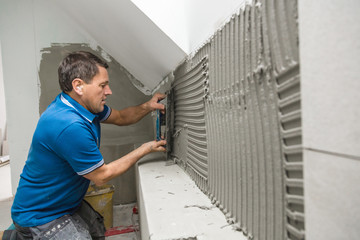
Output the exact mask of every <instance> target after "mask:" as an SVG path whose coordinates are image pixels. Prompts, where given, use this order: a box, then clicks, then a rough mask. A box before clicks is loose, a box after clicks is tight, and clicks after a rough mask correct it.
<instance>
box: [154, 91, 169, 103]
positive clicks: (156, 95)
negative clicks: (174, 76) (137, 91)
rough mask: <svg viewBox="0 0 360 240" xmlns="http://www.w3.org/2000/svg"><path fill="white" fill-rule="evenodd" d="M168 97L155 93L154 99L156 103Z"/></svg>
mask: <svg viewBox="0 0 360 240" xmlns="http://www.w3.org/2000/svg"><path fill="white" fill-rule="evenodd" d="M165 97H166V95H165V94H162V93H155V94H154V96H153V98H154V99H156V102H158V101H161V100H163V99H164V98H165Z"/></svg>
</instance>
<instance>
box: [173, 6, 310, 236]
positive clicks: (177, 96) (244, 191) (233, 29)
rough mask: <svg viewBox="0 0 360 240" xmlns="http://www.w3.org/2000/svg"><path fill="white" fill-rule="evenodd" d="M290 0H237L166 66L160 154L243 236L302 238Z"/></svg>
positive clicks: (294, 20) (294, 38)
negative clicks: (165, 147)
mask: <svg viewBox="0 0 360 240" xmlns="http://www.w3.org/2000/svg"><path fill="white" fill-rule="evenodd" d="M298 52H299V49H298V28H297V1H296V0H291V1H288V0H279V1H275V0H269V1H268V0H259V1H254V2H253V3H252V4H249V5H247V6H246V7H245V8H244V9H241V10H240V11H239V13H238V14H236V15H234V16H233V17H232V18H231V20H230V21H229V22H228V23H226V24H225V25H224V26H223V27H222V28H221V29H219V30H218V31H217V32H216V33H215V34H214V35H213V36H212V38H211V39H210V40H209V41H208V42H207V43H206V44H204V46H203V47H202V48H200V49H199V50H198V51H197V52H196V53H195V54H193V56H189V58H188V59H187V61H185V62H184V63H183V64H181V65H180V66H179V67H178V68H177V69H176V70H175V71H174V80H173V83H172V90H171V91H170V92H171V93H172V98H173V99H174V103H173V106H172V108H171V111H170V112H169V113H171V114H173V119H174V120H173V121H174V122H173V123H172V124H173V126H174V129H173V131H172V132H171V134H170V136H172V139H171V142H172V148H171V149H172V152H171V153H170V156H171V157H172V158H173V159H174V160H175V161H176V162H177V163H179V165H181V166H182V167H183V168H184V169H185V170H186V171H187V172H188V173H189V175H190V176H191V177H192V178H193V179H194V181H195V182H196V183H197V184H198V186H199V188H201V189H202V190H203V191H204V192H205V193H207V194H208V195H209V197H210V198H211V199H212V200H213V202H214V203H215V204H216V205H217V206H219V208H220V209H222V210H223V212H224V213H225V214H226V216H227V218H228V220H229V222H230V223H233V224H234V226H235V227H236V228H237V229H238V230H241V231H243V232H244V233H245V234H247V235H248V236H249V238H250V239H274V240H278V239H304V238H305V230H304V221H305V216H304V199H303V165H302V132H301V108H300V75H299V57H298Z"/></svg>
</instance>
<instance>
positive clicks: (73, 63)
mask: <svg viewBox="0 0 360 240" xmlns="http://www.w3.org/2000/svg"><path fill="white" fill-rule="evenodd" d="M98 67H104V68H108V65H107V63H106V62H104V61H103V60H101V59H100V58H98V57H97V56H95V55H94V54H92V53H90V52H85V51H79V52H73V53H70V54H69V55H67V56H66V57H65V58H64V60H63V61H62V62H61V63H60V66H59V69H58V75H59V84H60V88H61V90H62V91H64V92H71V90H72V89H73V86H72V81H73V80H74V79H75V78H80V79H82V80H83V81H84V82H85V83H90V82H91V80H92V78H93V77H94V76H95V75H96V74H97V73H99V69H98Z"/></svg>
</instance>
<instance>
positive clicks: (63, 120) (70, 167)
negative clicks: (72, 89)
mask: <svg viewBox="0 0 360 240" xmlns="http://www.w3.org/2000/svg"><path fill="white" fill-rule="evenodd" d="M110 113H111V109H110V108H109V107H107V106H105V108H104V111H103V112H101V113H99V114H92V113H91V112H89V111H88V110H86V109H85V108H84V107H82V106H81V105H80V104H79V103H78V102H76V101H75V100H74V99H72V98H71V97H70V96H69V95H67V94H66V93H61V94H59V95H58V96H57V97H56V98H55V100H54V101H53V102H52V103H51V104H50V105H49V106H48V108H47V109H46V110H45V111H44V113H43V114H42V115H41V117H40V119H39V122H38V125H37V127H36V130H35V133H34V136H33V139H32V143H31V147H30V150H29V155H28V159H27V161H26V163H25V166H24V169H23V172H22V174H21V175H20V182H19V186H18V189H17V192H16V196H15V199H14V203H13V206H12V209H11V214H12V219H13V220H14V221H15V222H16V223H17V224H19V225H20V226H23V227H33V226H39V225H43V224H45V223H48V222H50V221H52V220H54V219H56V218H59V217H61V216H63V215H65V214H72V213H73V212H74V211H75V210H76V209H77V207H78V206H79V205H80V203H81V201H82V199H83V197H84V195H85V193H86V191H87V189H88V187H89V183H90V181H89V180H88V179H86V178H84V177H83V175H85V174H87V173H90V172H92V171H94V170H95V169H97V168H99V167H101V166H102V165H103V164H104V160H103V157H102V155H101V153H100V151H99V147H100V122H102V121H104V120H106V119H107V118H108V117H109V115H110Z"/></svg>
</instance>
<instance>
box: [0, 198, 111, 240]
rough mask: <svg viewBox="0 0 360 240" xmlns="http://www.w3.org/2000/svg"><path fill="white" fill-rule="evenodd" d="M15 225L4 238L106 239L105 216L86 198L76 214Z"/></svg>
mask: <svg viewBox="0 0 360 240" xmlns="http://www.w3.org/2000/svg"><path fill="white" fill-rule="evenodd" d="M14 225H15V228H16V229H15V230H6V231H5V232H4V235H3V238H2V239H3V240H30V239H34V240H50V239H51V240H64V239H69V240H72V239H74V240H75V239H79V240H82V239H96V240H100V239H105V226H104V218H103V217H102V216H101V215H100V214H99V213H98V212H97V211H95V210H94V209H93V208H92V207H91V206H90V204H89V203H88V202H86V201H85V200H84V201H83V202H82V204H81V206H80V208H79V209H78V210H77V211H76V212H75V213H74V214H72V215H64V216H62V217H60V218H58V219H55V220H53V221H51V222H49V223H46V224H44V225H41V226H36V227H21V226H19V225H17V224H16V223H14Z"/></svg>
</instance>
